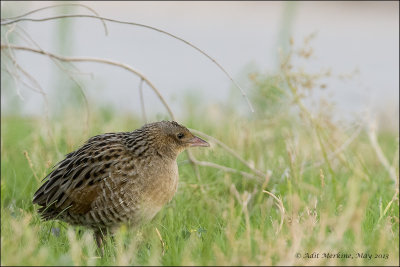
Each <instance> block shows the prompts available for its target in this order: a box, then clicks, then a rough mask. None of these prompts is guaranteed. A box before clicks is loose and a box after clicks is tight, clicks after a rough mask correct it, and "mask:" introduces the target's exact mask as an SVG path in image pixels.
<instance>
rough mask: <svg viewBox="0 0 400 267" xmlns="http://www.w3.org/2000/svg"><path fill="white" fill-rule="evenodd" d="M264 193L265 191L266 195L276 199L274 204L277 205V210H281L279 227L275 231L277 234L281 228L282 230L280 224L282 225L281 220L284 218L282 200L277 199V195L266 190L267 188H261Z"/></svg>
mask: <svg viewBox="0 0 400 267" xmlns="http://www.w3.org/2000/svg"><path fill="white" fill-rule="evenodd" d="M263 192H264V193H267V194H268V195H270V196H271V197H273V198H274V199H275V201H276V203H275V204H276V206H277V207H278V209H279V211H280V212H281V222H280V223H279V228H278V230H277V231H276V234H278V233H279V232H280V231H281V230H282V226H283V221H284V219H285V207H284V206H283V203H282V200H281V199H279V198H278V197H277V196H275V195H274V194H272V193H271V192H269V191H267V190H263Z"/></svg>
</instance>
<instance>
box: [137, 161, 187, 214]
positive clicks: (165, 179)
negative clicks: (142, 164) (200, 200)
mask: <svg viewBox="0 0 400 267" xmlns="http://www.w3.org/2000/svg"><path fill="white" fill-rule="evenodd" d="M148 174H149V175H148V177H147V179H148V180H147V183H146V185H145V187H144V188H143V195H142V196H143V198H142V205H141V206H142V211H143V213H144V216H145V217H147V219H151V218H153V217H154V216H155V215H156V214H157V212H158V211H159V210H160V209H161V208H162V207H163V206H164V205H165V204H166V203H168V202H169V201H170V200H171V199H172V198H173V196H174V195H175V192H176V190H177V187H178V179H179V174H178V166H177V164H176V161H174V162H167V163H166V164H157V165H152V166H149V169H148Z"/></svg>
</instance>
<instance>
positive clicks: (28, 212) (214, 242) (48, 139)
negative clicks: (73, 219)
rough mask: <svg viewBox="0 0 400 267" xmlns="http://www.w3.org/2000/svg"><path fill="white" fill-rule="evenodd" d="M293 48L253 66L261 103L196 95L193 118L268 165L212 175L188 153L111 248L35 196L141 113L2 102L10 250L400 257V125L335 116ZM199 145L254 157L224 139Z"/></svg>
mask: <svg viewBox="0 0 400 267" xmlns="http://www.w3.org/2000/svg"><path fill="white" fill-rule="evenodd" d="M283 62H286V63H285V64H282V66H281V70H280V72H279V73H278V74H276V75H268V77H266V76H265V75H252V76H251V77H250V78H251V80H252V82H253V86H252V88H251V95H250V97H251V100H252V102H253V103H254V104H255V109H256V111H257V112H256V113H255V114H252V115H251V116H250V117H246V116H244V115H239V113H237V112H236V111H235V108H234V107H235V104H234V103H231V104H230V105H227V106H225V107H223V108H220V109H218V110H216V109H215V108H214V109H213V108H204V109H203V110H196V108H195V106H192V107H191V110H190V112H188V114H189V115H188V116H186V117H185V118H183V119H182V120H181V121H180V122H181V123H183V124H185V125H186V126H188V127H190V128H194V129H197V130H200V131H203V132H204V133H207V134H208V135H210V136H213V137H215V138H218V139H219V140H221V141H223V142H224V143H225V144H227V145H228V146H230V147H231V148H233V149H234V150H235V151H236V152H237V153H238V154H240V155H241V156H242V157H243V158H244V159H245V160H246V161H248V162H249V163H250V164H252V165H254V166H255V167H257V168H258V169H259V170H262V171H264V172H266V173H269V179H266V180H265V181H264V180H254V179H253V180H252V179H248V178H245V177H243V176H242V175H240V174H237V173H226V172H224V171H222V170H219V169H215V168H210V167H200V168H199V170H200V180H199V179H198V178H196V175H195V173H194V171H193V169H192V166H191V165H190V164H188V161H187V156H186V154H185V153H183V154H182V155H181V156H179V158H178V166H179V172H180V183H179V188H178V192H177V194H176V195H175V197H174V198H173V200H172V201H171V202H170V203H168V204H167V205H166V206H165V207H164V208H163V209H162V210H161V211H160V212H159V214H157V216H156V217H155V218H154V220H153V221H152V222H151V223H149V224H146V225H143V226H142V227H140V229H138V230H137V231H132V230H131V229H128V228H126V227H121V229H119V231H118V232H117V233H116V235H115V239H114V241H112V240H110V239H109V240H107V243H106V251H105V256H104V257H103V258H100V257H98V256H97V252H96V246H95V242H94V241H93V238H92V235H91V232H90V231H88V230H86V229H84V228H80V227H70V226H68V225H67V224H65V223H62V222H58V221H50V222H42V221H40V218H39V216H38V214H37V212H36V207H34V206H33V205H32V202H31V200H32V196H33V193H34V192H35V190H36V189H37V188H38V187H39V185H40V184H41V182H40V180H41V179H42V178H43V177H45V175H46V174H47V173H48V172H49V171H50V168H51V167H52V166H53V165H54V164H55V163H57V162H58V161H59V160H61V159H62V158H63V156H64V155H65V154H67V153H68V152H70V151H72V150H74V149H76V148H77V147H78V146H80V145H81V144H82V143H83V142H84V141H85V140H87V139H88V138H89V137H90V136H93V135H96V134H100V133H105V132H114V131H130V130H132V129H135V128H138V127H140V126H141V122H140V120H139V119H138V118H135V117H133V116H128V115H121V114H117V113H114V112H113V111H112V110H106V109H100V110H95V109H94V110H91V113H90V114H91V117H90V127H88V128H87V127H86V126H85V125H84V121H85V118H84V116H82V115H81V113H80V111H79V110H69V111H66V112H64V113H62V114H61V115H60V117H58V118H53V119H52V120H51V121H50V122H48V123H46V122H45V121H44V119H43V118H42V117H19V116H3V117H2V120H1V178H2V179H1V219H2V220H1V255H2V257H1V264H2V265H398V263H399V197H398V195H399V193H398V190H397V188H398V177H399V175H398V173H399V157H398V153H399V133H398V131H394V132H393V131H377V133H376V135H377V140H378V147H377V145H373V143H372V142H371V139H370V136H369V133H370V132H371V130H370V129H368V127H367V128H360V129H359V128H358V126H357V125H353V126H352V124H349V123H340V122H337V121H334V120H333V119H332V118H331V116H330V114H332V113H333V112H334V110H332V109H331V106H330V105H329V104H327V103H322V105H321V106H322V109H320V110H319V111H317V112H314V111H310V110H308V109H307V108H306V107H305V106H304V105H303V100H304V94H303V93H304V92H305V91H306V90H310V87H315V86H317V84H316V82H317V81H318V79H319V78H320V77H322V76H323V75H322V74H321V75H314V76H312V75H305V74H304V73H301V72H296V71H295V70H294V69H293V67H292V66H291V65H290V64H289V62H290V60H289V59H288V58H286V60H283ZM82 112H83V111H82ZM161 117H162V116H161ZM161 117H160V118H161ZM350 141H351V142H350ZM379 149H380V150H382V152H383V155H384V157H385V158H386V159H387V161H388V162H389V164H390V167H391V168H394V173H395V176H396V177H395V178H396V179H397V184H396V182H395V181H394V180H393V179H392V177H391V176H390V173H389V171H388V169H387V167H385V166H384V164H382V160H381V159H380V158H379V157H378V154H377V151H378V150H379ZM335 151H336V153H335ZM193 153H194V154H195V155H196V156H197V158H198V159H199V160H203V161H209V162H214V163H217V164H220V165H225V166H228V167H231V168H234V169H237V170H241V171H246V172H248V171H249V170H248V169H247V167H246V166H244V165H243V164H242V163H241V162H240V161H238V160H237V159H236V158H234V157H232V156H230V155H229V154H228V153H227V152H226V151H225V150H223V149H221V148H220V147H218V146H216V145H215V144H214V145H213V146H212V147H211V148H209V149H193ZM264 190H267V191H268V192H271V193H273V194H274V195H275V196H277V197H278V200H277V199H274V198H273V197H272V196H270V195H269V194H267V193H265V192H264ZM280 201H281V203H282V205H283V208H284V210H282V209H281V208H280V207H279V203H280ZM282 218H283V221H282V225H281V219H282ZM156 229H157V230H156ZM157 231H159V233H160V236H159V235H158V233H157ZM160 237H161V240H160ZM369 255H370V256H371V258H368V256H369Z"/></svg>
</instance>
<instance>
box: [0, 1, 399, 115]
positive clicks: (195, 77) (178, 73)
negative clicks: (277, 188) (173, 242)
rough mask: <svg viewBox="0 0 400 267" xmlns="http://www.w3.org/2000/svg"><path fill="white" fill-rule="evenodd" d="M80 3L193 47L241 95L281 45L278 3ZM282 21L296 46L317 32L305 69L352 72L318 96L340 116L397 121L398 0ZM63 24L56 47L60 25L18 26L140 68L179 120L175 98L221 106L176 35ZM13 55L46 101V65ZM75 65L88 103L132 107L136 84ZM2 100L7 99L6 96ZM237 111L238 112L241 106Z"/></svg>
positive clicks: (122, 75)
mask: <svg viewBox="0 0 400 267" xmlns="http://www.w3.org/2000/svg"><path fill="white" fill-rule="evenodd" d="M54 3H55V2H18V3H17V2H8V1H7V2H2V16H3V15H4V14H6V13H5V12H7V11H9V10H10V9H13V14H14V15H17V14H22V13H24V12H26V11H29V10H32V9H34V8H38V7H42V6H48V5H51V4H54ZM57 3H59V2H57ZM80 3H84V4H86V5H88V6H90V7H92V8H93V9H95V10H96V11H97V12H98V13H99V14H100V15H101V16H104V17H108V18H115V19H119V20H124V21H132V22H138V23H142V24H147V25H150V26H154V27H158V28H161V29H163V30H165V31H168V32H170V33H172V34H175V35H177V36H179V37H181V38H183V39H185V40H187V41H189V42H191V43H193V44H194V45H196V46H198V47H199V48H201V49H202V50H204V51H205V52H206V53H208V54H209V55H210V56H212V57H214V58H215V59H216V60H217V61H218V62H219V63H220V64H221V65H222V66H224V67H225V69H226V70H227V71H228V72H229V73H231V74H232V76H233V77H234V78H235V79H236V80H237V81H238V82H239V83H240V84H241V85H242V86H243V87H244V89H245V90H246V91H248V90H249V88H248V87H247V85H248V84H249V83H248V81H247V79H246V73H247V72H248V71H253V70H257V71H258V72H260V73H270V72H274V71H275V70H276V64H277V52H278V48H279V46H280V45H281V43H280V42H279V36H280V31H281V30H282V25H283V24H282V23H283V16H284V13H285V9H287V8H288V3H287V2H251V1H243V2H240V1H235V2H227V1H222V2H196V1H194V2H153V1H149V2H117V1H113V2H111V1H105V2H83V1H82V2H80ZM63 12H67V10H64V11H63V10H62V8H56V9H51V10H45V11H42V12H40V13H37V14H33V15H31V16H30V17H34V18H39V17H42V16H55V15H59V14H62V13H63ZM70 13H71V12H70ZM72 13H78V14H90V12H89V11H87V10H85V9H84V8H81V7H75V9H74V10H73V12H72ZM4 16H5V15H4ZM289 17H290V21H291V29H290V35H291V36H293V38H294V40H295V42H297V43H301V42H302V40H303V38H304V37H305V36H307V35H309V34H311V33H317V37H316V38H315V39H314V40H313V42H312V46H313V48H314V50H315V54H314V56H315V58H314V59H313V60H312V61H310V62H309V64H308V66H307V68H308V69H310V70H319V69H321V68H331V69H332V73H333V74H335V75H339V74H346V73H351V72H353V71H354V70H358V71H359V74H358V75H356V76H355V77H354V78H353V79H352V80H349V81H341V80H338V79H336V80H335V81H332V82H330V83H329V84H328V88H327V89H326V90H325V92H322V94H323V95H325V96H327V95H330V96H331V97H332V98H333V99H334V100H335V102H336V103H337V106H338V110H339V112H340V113H341V114H343V115H344V116H349V114H356V113H358V112H361V111H362V110H364V109H365V108H369V109H370V110H371V111H373V112H377V111H379V112H386V114H387V117H391V118H394V119H395V120H394V121H398V107H399V3H398V2H397V1H391V2H381V1H380V2H297V3H295V4H294V6H293V13H292V14H289ZM69 21H70V22H71V24H70V26H71V29H70V31H69V35H68V36H66V37H65V38H66V39H65V41H64V42H63V44H62V46H60V45H59V44H58V43H57V39H58V36H59V35H58V31H59V24H60V21H49V22H41V23H38V22H36V23H34V22H23V23H20V24H19V25H20V26H22V27H23V28H24V29H25V30H26V31H27V32H29V33H30V35H31V37H32V38H33V39H34V40H35V41H36V42H38V43H39V44H40V46H41V47H42V48H43V49H47V50H48V51H51V52H55V53H60V54H65V55H70V56H91V57H104V58H108V59H113V60H115V61H120V62H123V63H126V64H128V65H131V66H132V67H134V68H136V69H137V70H140V71H141V72H142V73H143V74H145V75H146V76H147V77H148V78H149V79H150V80H151V81H152V82H153V83H154V84H155V86H156V87H158V89H159V90H160V91H161V93H162V94H163V95H164V96H165V97H166V99H167V101H169V102H170V104H171V107H172V110H173V111H174V112H176V113H177V114H178V117H179V113H180V112H181V110H182V108H183V105H182V99H183V97H182V96H183V95H184V94H185V92H187V91H196V92H199V93H200V94H202V95H203V98H202V99H203V101H204V99H205V101H207V102H208V103H214V102H215V103H217V102H224V101H226V99H227V97H228V95H229V92H230V88H231V86H232V84H231V82H230V80H229V79H228V78H227V77H226V76H225V75H224V74H223V73H222V72H221V71H220V70H219V69H218V68H217V67H216V66H215V65H214V64H213V63H212V62H211V61H210V60H209V59H207V58H205V57H204V56H203V55H201V54H200V53H199V52H197V51H195V50H194V49H192V48H190V47H188V46H187V45H185V44H183V43H181V42H179V41H177V40H175V39H172V38H170V37H168V36H165V35H162V34H159V33H157V32H154V31H151V30H148V29H144V28H140V27H134V26H127V25H118V24H113V23H107V26H108V30H109V35H108V36H105V35H104V29H103V27H102V26H101V23H100V22H99V21H97V20H91V19H74V20H69ZM3 41H4V40H3V36H2V43H3ZM20 44H24V43H20ZM17 58H18V60H19V61H20V63H21V65H22V66H24V68H25V69H26V70H28V71H29V72H30V73H31V75H33V76H34V77H36V78H37V80H38V81H39V83H40V84H41V85H42V87H43V88H44V90H45V91H46V93H47V94H48V95H49V96H50V97H52V96H54V95H52V94H53V93H54V90H52V88H54V86H57V84H55V80H54V77H55V75H56V71H55V70H54V69H55V67H54V64H53V63H52V62H51V61H49V60H48V59H47V58H44V57H43V56H38V55H30V54H28V53H22V52H20V53H17ZM77 66H78V67H79V68H80V69H81V70H82V71H83V72H89V73H93V78H90V77H89V76H82V78H81V80H82V81H83V84H84V86H85V90H86V92H87V94H88V96H89V97H90V99H91V100H93V101H94V100H95V99H97V100H99V101H101V102H102V103H107V104H109V105H112V106H114V107H116V108H118V109H121V110H124V111H128V112H139V111H140V106H139V95H138V84H139V79H138V78H135V77H133V76H132V75H131V74H129V73H128V72H126V71H123V70H120V69H116V68H112V67H108V66H103V65H97V64H86V63H84V64H79V65H77ZM2 72H3V71H2ZM3 76H4V75H2V79H3ZM79 77H80V76H79ZM10 84H12V83H10ZM148 89H149V88H146V87H145V99H146V104H147V105H148V112H163V111H164V109H163V107H162V106H161V104H160V103H159V102H158V100H157V98H156V97H155V96H154V94H153V93H152V92H150V91H149V90H148ZM2 91H3V88H2ZM21 94H22V96H23V97H24V100H20V101H23V102H22V103H23V105H22V107H23V113H24V114H32V113H33V114H41V113H43V101H42V99H41V97H40V96H39V95H38V94H37V93H34V92H32V91H31V90H29V89H27V88H25V87H21ZM11 95H14V96H15V95H16V93H15V90H14V92H13V93H11ZM7 96H8V94H7ZM59 101H62V99H59ZM1 104H2V111H4V110H6V109H7V99H5V97H4V96H3V94H2V98H1ZM243 105H244V106H243V107H244V108H246V106H245V102H244V101H243Z"/></svg>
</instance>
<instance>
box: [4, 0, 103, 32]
mask: <svg viewBox="0 0 400 267" xmlns="http://www.w3.org/2000/svg"><path fill="white" fill-rule="evenodd" d="M65 6H78V7H83V8H86V9H87V10H89V11H90V12H92V13H93V14H95V15H96V16H100V15H99V13H97V12H96V10H94V9H93V8H91V7H89V6H87V5H84V4H78V3H65V4H57V5H51V6H45V7H42V8H38V9H34V10H32V11H29V12H27V13H25V14H22V15H19V16H15V17H9V18H3V19H1V21H3V20H5V21H7V20H15V19H19V18H23V17H26V16H28V15H31V14H34V13H36V12H39V11H42V10H46V9H50V8H57V7H65ZM100 20H101V23H102V24H103V27H104V32H105V34H106V35H108V29H107V26H106V23H105V22H104V20H103V19H100Z"/></svg>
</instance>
